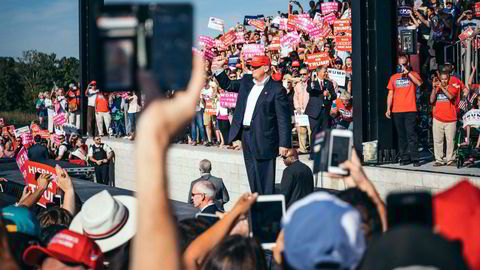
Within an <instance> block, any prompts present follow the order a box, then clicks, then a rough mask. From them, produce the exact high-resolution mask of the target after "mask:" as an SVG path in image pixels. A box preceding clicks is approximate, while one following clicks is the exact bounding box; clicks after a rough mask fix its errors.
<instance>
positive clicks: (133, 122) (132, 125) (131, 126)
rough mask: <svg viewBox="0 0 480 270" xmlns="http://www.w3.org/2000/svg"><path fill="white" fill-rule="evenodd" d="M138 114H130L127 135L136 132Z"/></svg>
mask: <svg viewBox="0 0 480 270" xmlns="http://www.w3.org/2000/svg"><path fill="white" fill-rule="evenodd" d="M136 115H137V113H128V123H127V133H128V134H132V133H133V132H135V126H136V124H137V123H136Z"/></svg>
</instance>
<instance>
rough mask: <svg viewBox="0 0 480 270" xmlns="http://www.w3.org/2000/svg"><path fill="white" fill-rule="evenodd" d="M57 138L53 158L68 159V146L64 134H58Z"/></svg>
mask: <svg viewBox="0 0 480 270" xmlns="http://www.w3.org/2000/svg"><path fill="white" fill-rule="evenodd" d="M58 140H59V141H60V145H59V146H58V148H57V149H56V151H55V157H56V158H55V160H63V161H68V151H69V146H68V144H67V142H66V141H65V135H60V136H59V137H58Z"/></svg>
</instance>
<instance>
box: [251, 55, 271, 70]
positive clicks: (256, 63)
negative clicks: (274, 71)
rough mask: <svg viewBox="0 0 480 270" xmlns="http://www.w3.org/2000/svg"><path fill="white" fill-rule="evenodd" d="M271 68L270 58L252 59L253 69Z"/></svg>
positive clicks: (260, 56) (257, 57)
mask: <svg viewBox="0 0 480 270" xmlns="http://www.w3.org/2000/svg"><path fill="white" fill-rule="evenodd" d="M261 66H270V58H268V56H264V55H255V56H254V57H253V59H252V67H261Z"/></svg>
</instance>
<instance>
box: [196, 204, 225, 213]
mask: <svg viewBox="0 0 480 270" xmlns="http://www.w3.org/2000/svg"><path fill="white" fill-rule="evenodd" d="M216 212H223V211H221V210H220V209H218V207H217V206H216V205H215V204H212V205H209V206H208V207H207V208H205V209H203V211H201V213H203V214H215V213H216Z"/></svg>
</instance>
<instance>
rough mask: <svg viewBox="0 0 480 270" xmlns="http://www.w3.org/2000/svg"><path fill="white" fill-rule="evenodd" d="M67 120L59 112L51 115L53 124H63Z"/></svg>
mask: <svg viewBox="0 0 480 270" xmlns="http://www.w3.org/2000/svg"><path fill="white" fill-rule="evenodd" d="M66 122H67V119H66V118H65V114H64V113H59V114H57V115H55V116H54V117H53V124H54V125H56V126H59V127H61V126H63V125H64V124H65V123H66Z"/></svg>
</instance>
